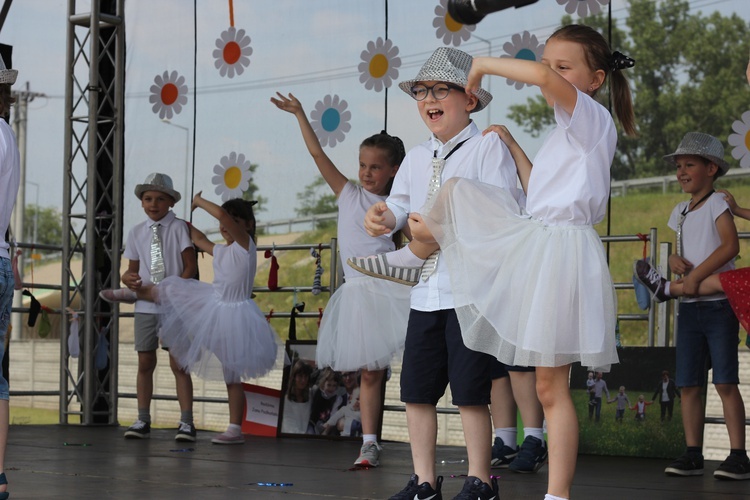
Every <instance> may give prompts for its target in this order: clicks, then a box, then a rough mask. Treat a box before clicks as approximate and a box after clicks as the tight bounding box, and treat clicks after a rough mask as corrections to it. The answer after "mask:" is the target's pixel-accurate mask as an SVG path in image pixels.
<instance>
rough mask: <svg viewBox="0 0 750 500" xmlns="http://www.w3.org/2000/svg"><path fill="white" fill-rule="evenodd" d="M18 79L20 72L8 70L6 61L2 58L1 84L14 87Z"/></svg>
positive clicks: (0, 63) (0, 66)
mask: <svg viewBox="0 0 750 500" xmlns="http://www.w3.org/2000/svg"><path fill="white" fill-rule="evenodd" d="M16 77H18V70H17V69H7V68H6V66H5V61H3V58H2V56H0V84H6V85H13V84H14V83H16Z"/></svg>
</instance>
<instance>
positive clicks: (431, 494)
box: [390, 474, 443, 500]
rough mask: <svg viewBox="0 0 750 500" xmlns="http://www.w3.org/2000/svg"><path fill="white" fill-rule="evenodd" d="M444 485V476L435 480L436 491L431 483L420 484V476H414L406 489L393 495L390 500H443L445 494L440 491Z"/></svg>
mask: <svg viewBox="0 0 750 500" xmlns="http://www.w3.org/2000/svg"><path fill="white" fill-rule="evenodd" d="M442 484H443V476H438V477H437V479H435V486H436V488H435V489H432V486H430V483H422V484H419V476H417V475H416V474H412V475H411V477H410V478H409V482H408V483H406V488H404V489H403V490H401V491H399V492H398V493H396V494H395V495H393V496H392V497H391V498H390V500H428V499H429V500H443V494H442V493H440V489H441V487H442Z"/></svg>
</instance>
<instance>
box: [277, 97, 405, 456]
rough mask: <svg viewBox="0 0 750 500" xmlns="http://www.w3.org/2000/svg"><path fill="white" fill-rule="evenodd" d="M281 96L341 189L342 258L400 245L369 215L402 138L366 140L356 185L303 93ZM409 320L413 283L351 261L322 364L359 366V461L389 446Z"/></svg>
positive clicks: (328, 313) (382, 195)
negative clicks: (365, 222) (383, 427)
mask: <svg viewBox="0 0 750 500" xmlns="http://www.w3.org/2000/svg"><path fill="white" fill-rule="evenodd" d="M276 95H277V97H278V98H273V97H272V98H271V102H272V103H273V104H274V105H275V106H276V107H277V108H279V109H280V110H282V111H286V112H288V113H291V114H293V115H294V116H295V117H296V118H297V122H298V124H299V127H300V132H301V133H302V139H303V140H304V142H305V146H307V150H308V152H309V153H310V156H312V159H313V160H314V161H315V165H316V166H317V167H318V170H319V171H320V174H321V175H322V176H323V179H325V181H326V183H327V184H328V187H330V188H331V191H332V192H333V194H334V195H335V196H336V204H337V205H338V209H339V210H338V213H339V215H338V231H337V237H338V244H339V250H340V254H341V261H342V262H346V261H347V259H349V258H350V257H353V256H355V255H361V254H372V253H379V252H383V251H387V250H393V249H394V248H396V242H395V241H394V238H393V235H383V236H380V237H379V238H371V237H370V236H368V235H367V233H365V231H364V229H363V228H362V219H364V216H365V210H367V208H368V207H370V206H371V205H373V204H374V203H376V202H378V201H382V200H385V199H386V197H387V196H388V194H389V193H390V191H391V185H392V184H393V177H394V176H395V175H396V172H398V169H399V166H400V165H401V161H402V160H403V159H404V154H406V152H405V150H404V143H403V142H401V139H399V138H398V137H395V136H392V135H389V134H387V133H386V132H385V131H383V132H381V133H379V134H375V135H372V136H370V137H368V138H367V139H365V140H364V141H362V144H360V146H359V170H358V174H357V177H358V180H359V184H357V183H355V182H352V181H350V180H349V179H347V177H346V176H345V175H344V174H342V173H341V171H340V170H339V169H338V168H337V167H336V165H334V164H333V162H332V161H331V159H330V158H329V157H328V155H326V153H325V151H323V148H322V147H321V145H320V141H319V140H318V138H317V136H316V135H315V131H314V130H313V128H312V126H311V125H310V122H309V121H308V120H307V116H306V115H305V112H304V110H303V109H302V104H301V103H300V102H299V100H298V99H297V98H296V97H294V96H293V95H292V94H289V95H288V96H284V95H282V94H280V93H277V94H276ZM396 239H399V238H396ZM383 311H388V313H387V314H384V313H383ZM408 320H409V290H408V289H406V288H404V287H402V286H399V285H397V284H395V283H391V282H388V281H382V280H377V279H373V278H370V277H369V276H365V275H363V274H362V273H360V272H357V271H355V270H354V269H352V268H350V267H346V266H345V267H344V283H343V285H342V286H340V287H339V288H338V290H336V292H335V293H334V294H333V295H332V296H331V298H330V299H329V300H328V304H327V305H326V309H325V312H324V314H323V319H322V320H321V322H320V329H319V331H318V347H317V350H316V356H317V359H316V363H317V365H318V367H321V368H322V367H326V366H330V367H332V368H333V369H334V370H336V371H339V372H343V373H350V372H352V373H353V372H357V371H360V386H359V387H360V406H361V409H360V412H361V417H362V418H361V421H362V424H361V425H362V447H361V448H360V451H359V456H358V457H357V459H356V460H355V461H354V465H359V466H367V467H377V466H378V465H380V454H381V450H382V448H381V446H380V444H379V443H378V436H377V432H378V428H379V427H380V418H381V415H382V398H383V383H384V381H385V373H386V369H387V368H388V365H389V364H390V363H391V360H392V358H393V356H394V354H396V353H397V352H400V351H402V350H403V347H404V338H405V337H406V324H407V322H408ZM355 376H356V374H355ZM353 381H354V382H356V378H354V379H353ZM345 382H351V381H347V380H345ZM349 392H351V391H349Z"/></svg>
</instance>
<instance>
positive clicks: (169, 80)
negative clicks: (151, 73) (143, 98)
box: [148, 71, 188, 120]
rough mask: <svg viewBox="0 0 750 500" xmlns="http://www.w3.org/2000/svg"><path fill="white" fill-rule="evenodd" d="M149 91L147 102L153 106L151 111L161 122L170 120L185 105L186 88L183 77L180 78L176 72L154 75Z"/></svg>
mask: <svg viewBox="0 0 750 500" xmlns="http://www.w3.org/2000/svg"><path fill="white" fill-rule="evenodd" d="M149 90H150V91H151V95H150V96H149V98H148V102H150V103H152V104H153V105H154V106H153V107H152V108H151V110H152V111H153V112H154V113H158V114H159V118H161V119H162V120H164V119H167V120H170V119H171V118H172V117H173V116H174V115H175V114H179V113H180V111H182V107H183V106H184V105H185V104H187V91H188V88H187V85H185V77H184V76H180V75H179V74H178V73H177V72H176V71H172V72H171V73H170V72H168V71H165V72H164V73H163V74H161V75H156V77H155V78H154V84H153V85H151V88H150V89H149Z"/></svg>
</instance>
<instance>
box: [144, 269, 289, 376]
mask: <svg viewBox="0 0 750 500" xmlns="http://www.w3.org/2000/svg"><path fill="white" fill-rule="evenodd" d="M158 303H159V313H160V318H161V328H160V330H159V337H160V338H161V340H162V345H164V346H165V347H167V348H169V353H170V355H172V356H173V357H174V358H175V359H176V360H177V362H178V363H179V365H180V366H181V367H182V368H184V369H186V370H187V371H189V372H190V373H194V374H196V375H198V376H199V377H201V378H204V379H207V380H224V381H225V382H227V383H238V382H241V381H242V380H246V379H250V378H254V377H260V376H262V375H264V374H266V373H268V372H269V371H270V370H271V368H273V366H274V364H275V363H276V355H277V349H278V346H279V343H280V341H279V340H278V337H277V335H276V333H275V332H274V331H273V329H272V328H271V325H269V324H268V321H266V318H265V317H264V316H263V313H262V312H261V310H260V309H259V308H258V306H257V305H256V304H255V302H253V300H252V299H248V300H245V301H243V302H234V303H232V302H224V301H221V300H220V298H219V296H218V295H217V294H216V293H214V289H213V286H212V285H211V284H209V283H204V282H201V281H198V280H192V279H191V280H186V279H182V278H179V277H176V276H170V277H167V278H165V279H164V281H162V282H161V283H160V284H159V286H158Z"/></svg>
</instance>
